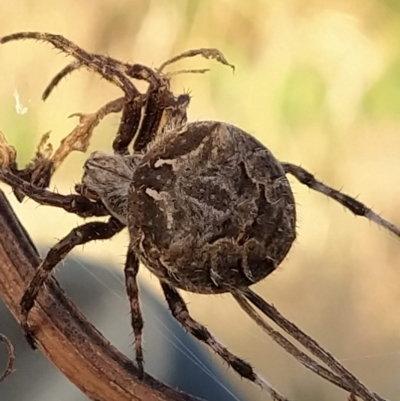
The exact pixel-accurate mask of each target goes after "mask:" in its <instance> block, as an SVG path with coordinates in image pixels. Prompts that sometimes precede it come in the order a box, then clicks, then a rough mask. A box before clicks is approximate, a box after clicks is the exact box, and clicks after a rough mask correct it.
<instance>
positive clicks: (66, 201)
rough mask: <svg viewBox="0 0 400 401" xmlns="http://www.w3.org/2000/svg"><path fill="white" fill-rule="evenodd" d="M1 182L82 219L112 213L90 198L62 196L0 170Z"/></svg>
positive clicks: (41, 202)
mask: <svg viewBox="0 0 400 401" xmlns="http://www.w3.org/2000/svg"><path fill="white" fill-rule="evenodd" d="M0 180H1V181H3V182H4V183H6V184H8V185H10V186H11V187H12V188H16V189H18V190H19V191H20V192H22V193H23V194H24V195H26V196H28V197H29V198H31V199H33V200H34V201H36V202H37V203H39V204H41V205H47V206H55V207H59V208H61V209H64V210H65V211H66V212H68V213H75V214H77V215H78V216H80V217H93V216H98V217H100V216H108V215H109V214H110V213H109V211H108V210H107V209H106V207H105V206H104V205H103V203H102V202H100V201H99V202H92V201H90V200H89V199H88V198H86V197H84V196H81V195H76V194H71V195H61V194H58V193H56V192H52V191H49V190H47V189H45V188H40V187H37V186H35V185H32V184H31V183H29V182H26V181H24V180H23V179H21V178H20V177H18V176H17V175H15V174H14V173H13V172H11V171H10V170H7V169H3V168H0Z"/></svg>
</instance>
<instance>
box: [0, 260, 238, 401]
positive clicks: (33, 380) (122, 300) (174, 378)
mask: <svg viewBox="0 0 400 401" xmlns="http://www.w3.org/2000/svg"><path fill="white" fill-rule="evenodd" d="M56 277H57V279H58V280H59V282H60V283H61V285H62V287H63V288H64V289H65V290H66V292H67V294H68V295H69V296H70V297H71V298H72V299H73V300H74V302H75V303H76V304H77V305H78V307H79V308H80V309H81V310H82V311H83V313H84V314H85V316H86V317H87V318H88V319H89V320H90V321H91V322H92V323H93V324H94V325H95V326H96V328H97V329H99V330H100V331H101V332H102V333H103V335H105V336H106V338H107V339H108V340H109V341H111V343H112V344H113V345H115V346H116V347H117V348H118V349H119V350H120V351H121V352H123V353H124V354H125V355H128V356H131V357H132V359H134V350H133V346H132V343H133V336H132V334H131V333H132V329H131V327H130V325H129V324H130V317H129V314H128V308H129V306H128V302H127V296H126V293H125V287H124V277H123V274H122V272H120V271H116V270H114V269H113V267H112V266H104V265H99V264H96V265H95V264H93V263H88V261H85V260H81V259H77V258H69V259H68V260H67V261H66V263H65V268H64V269H60V271H59V272H58V273H57V275H56ZM140 295H141V302H142V307H143V316H144V320H145V328H144V357H145V369H146V371H147V372H148V373H150V374H151V375H153V376H155V377H156V378H158V379H160V380H162V381H163V382H164V383H168V384H169V385H170V386H172V387H173V388H178V389H181V390H183V391H185V392H187V393H189V394H193V395H197V396H198V397H202V398H204V399H205V400H209V401H237V400H245V399H246V398H245V397H244V395H243V394H240V391H239V389H237V388H236V389H235V388H234V386H233V385H232V384H230V383H229V381H228V380H227V379H226V378H225V377H224V372H223V371H222V370H220V369H218V368H217V367H216V366H215V365H214V364H213V363H212V362H211V361H210V358H209V357H208V356H207V354H206V353H205V352H204V350H202V349H200V347H199V345H198V344H197V343H196V342H195V341H194V340H193V338H191V337H190V335H189V334H187V333H185V332H184V331H183V330H182V328H181V327H180V326H179V325H178V324H177V323H176V322H175V321H174V319H173V318H172V316H171V314H170V312H169V311H168V310H167V309H166V305H164V304H163V303H162V302H161V300H160V299H157V297H156V296H155V295H154V294H153V293H152V291H151V290H150V289H149V288H147V287H146V285H140ZM0 333H2V334H5V335H6V336H7V337H8V338H9V339H10V340H11V341H12V343H13V345H14V347H15V353H16V360H15V372H14V373H12V374H11V376H9V377H8V378H7V379H6V380H5V381H4V382H2V383H0V400H1V401H43V400H59V401H85V400H87V397H86V396H85V395H84V394H82V393H81V392H80V390H78V389H77V388H76V387H75V386H74V385H73V384H72V383H70V382H69V381H68V379H67V378H66V377H64V376H63V374H62V373H61V372H59V371H58V370H57V369H56V368H55V367H54V366H53V365H52V364H51V363H50V362H49V361H48V360H47V359H46V358H45V357H44V356H43V355H42V354H41V353H40V351H33V350H32V349H31V348H30V347H29V346H28V344H27V342H26V340H25V338H24V336H23V334H22V331H21V328H20V327H19V325H18V324H17V323H16V321H15V320H14V318H13V316H12V315H11V314H10V312H9V311H8V309H7V308H6V307H5V305H4V304H3V303H2V302H1V301H0ZM6 361H7V352H6V348H5V346H4V345H3V344H2V343H0V369H2V368H3V366H5V365H6Z"/></svg>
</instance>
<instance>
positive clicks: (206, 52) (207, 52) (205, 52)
mask: <svg viewBox="0 0 400 401" xmlns="http://www.w3.org/2000/svg"><path fill="white" fill-rule="evenodd" d="M198 55H200V56H202V57H204V58H207V59H209V58H214V59H216V60H217V61H218V62H219V63H222V64H224V65H227V66H229V67H231V68H232V69H235V67H234V66H233V65H232V64H229V63H228V61H227V60H226V59H225V57H224V55H223V54H222V53H221V52H220V51H219V50H218V49H209V48H203V49H193V50H188V51H185V52H183V53H181V54H178V55H177V56H174V57H172V58H170V59H168V60H167V61H165V62H164V63H162V64H161V66H160V67H159V68H157V70H156V72H157V73H161V72H162V71H163V70H164V69H165V67H166V66H168V65H171V64H173V63H176V62H177V61H179V60H182V59H184V58H189V57H194V56H198ZM82 65H83V63H81V62H79V61H74V62H72V63H70V64H68V65H67V66H66V67H64V68H63V69H62V70H61V71H60V72H59V73H58V74H57V75H56V76H55V77H54V78H53V79H52V80H51V81H50V83H49V84H48V85H47V87H46V89H45V90H44V92H43V95H42V99H43V100H46V99H47V98H48V97H49V96H50V94H51V93H52V92H53V90H54V88H55V87H56V86H57V85H58V84H59V83H60V81H61V80H62V79H63V78H64V77H66V76H67V75H68V74H70V73H71V72H73V71H75V70H78V69H79V68H80V67H82ZM207 71H209V70H208V69H192V70H179V71H175V72H172V73H167V74H166V75H167V76H168V77H171V76H173V75H177V74H192V73H195V74H197V73H200V74H202V73H205V72H207Z"/></svg>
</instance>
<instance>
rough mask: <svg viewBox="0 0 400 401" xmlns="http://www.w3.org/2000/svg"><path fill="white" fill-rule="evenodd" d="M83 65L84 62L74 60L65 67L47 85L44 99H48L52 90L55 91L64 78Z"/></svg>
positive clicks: (43, 95)
mask: <svg viewBox="0 0 400 401" xmlns="http://www.w3.org/2000/svg"><path fill="white" fill-rule="evenodd" d="M80 67H82V63H81V62H79V61H74V62H72V63H70V64H68V65H67V66H66V67H64V68H63V69H62V70H61V71H60V72H59V73H58V74H57V75H56V76H54V78H53V79H52V80H51V81H50V83H49V84H48V85H47V86H46V89H45V90H44V91H43V94H42V100H46V99H47V98H48V97H49V96H50V94H51V92H53V90H54V88H55V87H56V86H57V85H58V84H59V83H60V81H61V80H62V79H64V78H65V77H66V76H67V75H68V74H71V72H73V71H75V70H77V69H78V68H80Z"/></svg>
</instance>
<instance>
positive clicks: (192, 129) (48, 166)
mask: <svg viewBox="0 0 400 401" xmlns="http://www.w3.org/2000/svg"><path fill="white" fill-rule="evenodd" d="M19 39H38V40H42V41H45V42H50V43H51V44H53V45H54V46H55V47H56V48H58V49H60V50H61V51H63V52H65V53H67V54H69V55H71V56H73V57H75V59H76V61H75V62H74V63H72V64H70V65H68V66H67V67H66V68H64V69H63V70H62V71H61V72H60V73H59V74H57V75H56V77H55V78H54V79H53V80H52V82H51V83H50V85H49V86H48V88H47V89H46V91H45V94H44V97H47V96H48V95H49V94H50V92H51V91H52V89H53V88H54V87H55V86H56V85H57V84H58V83H59V81H60V80H61V79H62V78H63V77H64V76H65V75H67V74H68V73H70V72H71V71H73V70H75V69H77V68H80V67H86V68H88V69H90V70H91V71H94V72H96V73H98V74H100V75H101V76H102V77H103V78H105V79H107V80H108V81H110V82H112V83H113V84H115V85H117V86H118V87H119V88H121V90H122V91H123V92H124V97H123V98H120V99H117V100H114V101H112V102H110V103H108V104H107V105H105V106H104V107H103V108H102V109H100V110H99V111H98V112H97V113H95V114H94V115H91V116H90V118H88V119H87V121H86V124H87V128H86V129H82V127H81V129H80V130H78V135H75V134H76V132H75V131H74V135H75V136H74V135H72V136H71V138H72V139H71V138H69V140H70V141H72V142H73V143H71V144H69V145H68V146H70V147H71V149H72V148H73V149H80V150H86V148H87V144H86V145H85V146H83V145H82V143H80V142H79V141H80V140H81V136H82V135H83V136H85V138H86V139H87V137H89V136H90V133H91V131H92V130H93V128H94V126H95V125H96V124H97V123H98V122H99V120H100V119H101V118H102V117H104V115H106V114H107V113H110V112H118V111H121V110H122V117H121V122H120V125H119V128H118V132H117V134H116V137H115V139H114V141H113V145H112V147H113V151H114V154H108V155H107V154H104V153H101V152H94V153H93V154H92V155H91V156H90V157H89V158H88V160H87V161H86V163H85V166H84V175H83V178H82V183H81V184H79V185H77V187H76V190H77V194H73V195H60V194H57V193H54V192H51V191H48V190H47V189H44V188H45V187H47V186H48V184H49V181H50V178H51V175H52V173H53V171H54V169H55V168H56V164H57V163H55V162H54V160H53V161H52V162H48V161H45V162H42V160H41V159H40V158H38V159H37V160H36V162H35V163H33V164H31V165H30V166H28V167H27V168H26V169H23V170H18V168H17V166H16V163H15V160H14V161H12V162H10V163H9V166H8V168H1V169H0V179H1V180H2V181H4V182H6V183H8V184H9V185H11V186H12V187H13V189H14V191H16V194H18V195H19V197H20V198H21V196H24V195H26V196H29V197H30V198H32V199H34V200H36V201H38V202H39V203H41V204H46V205H51V206H56V207H60V208H63V209H64V210H66V211H68V212H71V213H76V214H78V215H79V216H82V217H89V216H109V220H108V222H90V223H86V224H83V225H81V226H79V227H77V228H74V229H73V230H72V231H71V232H70V233H69V234H68V235H67V236H66V237H65V238H63V239H62V240H61V241H60V242H59V243H57V244H56V245H55V246H54V247H53V248H52V249H51V250H50V251H49V253H48V254H47V256H46V257H45V259H44V260H43V262H42V264H41V266H40V267H39V269H38V270H37V272H36V274H35V276H34V277H33V279H32V280H31V282H30V283H29V285H28V288H27V290H26V292H25V294H24V296H23V298H22V301H21V316H22V321H23V322H24V329H25V330H26V332H28V333H29V335H30V336H31V337H32V336H33V337H34V330H33V329H34V328H32V327H30V326H29V321H28V313H29V311H30V309H31V308H32V307H33V305H34V301H35V298H36V296H37V294H38V292H39V290H40V289H41V287H42V285H43V283H44V282H45V280H46V279H47V278H48V277H49V275H50V274H51V271H52V270H53V268H54V267H55V266H56V265H57V263H59V262H60V261H61V260H62V259H63V258H64V257H65V256H66V255H67V253H68V252H69V251H71V250H72V249H73V248H74V247H75V246H76V245H80V244H84V243H87V242H89V241H92V240H98V239H108V238H111V237H112V236H113V235H115V234H116V233H117V232H119V231H121V230H122V229H123V228H124V227H126V226H127V227H128V229H129V234H130V245H129V248H128V254H127V258H126V264H125V277H126V288H127V293H128V297H129V301H130V308H131V316H132V327H133V331H134V334H135V351H136V361H137V365H138V374H139V376H143V373H144V371H143V354H142V341H141V335H142V328H143V321H142V317H141V312H140V306H139V298H138V293H139V292H138V286H137V283H136V276H137V272H138V268H139V259H140V260H141V261H142V262H143V263H144V264H145V265H146V266H147V267H148V268H149V269H150V270H151V271H152V272H153V273H154V274H155V275H156V276H157V277H158V279H159V280H160V284H161V287H162V290H163V292H164V295H165V298H166V301H167V303H168V306H169V308H170V309H171V312H172V314H173V316H174V317H175V318H176V319H177V320H178V321H179V322H180V323H181V324H182V325H183V326H184V327H185V328H186V329H187V330H188V331H189V332H190V333H191V334H193V335H194V336H195V337H196V338H198V339H199V340H201V341H203V342H205V343H206V344H207V345H208V346H210V347H211V348H212V349H213V350H214V351H215V352H216V353H217V354H218V355H220V356H221V357H222V358H223V359H224V360H225V361H226V362H227V363H228V364H229V365H230V366H231V367H232V368H233V369H235V370H236V371H237V372H238V373H239V374H240V375H241V376H242V377H245V378H247V379H249V380H251V381H253V382H255V383H256V384H258V385H260V386H261V387H262V388H264V389H266V390H267V391H268V392H270V393H271V394H272V395H273V397H275V398H276V399H281V398H279V395H278V394H277V393H276V392H275V390H273V389H272V388H271V386H270V385H269V384H268V383H267V382H266V381H265V380H264V379H263V378H262V377H260V376H259V375H258V374H257V373H256V372H255V371H254V369H253V368H252V367H251V365H249V364H248V363H247V362H245V361H243V360H242V359H240V358H238V357H237V356H235V355H234V354H232V353H231V352H230V351H229V350H228V349H226V348H225V347H224V346H223V345H222V344H221V343H219V342H218V341H217V340H216V339H215V338H214V337H213V336H212V335H211V333H210V332H209V331H208V330H207V329H206V328H205V327H204V326H203V325H201V324H200V323H198V322H196V321H195V320H193V319H192V318H191V316H190V315H189V312H188V310H187V307H186V305H185V302H184V301H183V299H182V298H181V296H180V295H179V293H178V291H177V290H176V288H181V289H184V290H189V291H193V292H198V293H220V292H230V293H231V294H232V295H233V296H234V298H235V300H236V301H237V302H238V303H239V305H240V306H241V307H242V308H243V309H244V310H245V311H246V312H247V313H248V314H249V315H250V316H251V317H252V318H253V319H254V320H255V321H256V322H258V319H261V318H260V317H254V316H255V314H256V312H255V311H254V310H253V309H252V306H251V305H249V304H248V302H250V303H252V304H253V305H254V306H256V307H257V308H259V309H260V310H261V311H262V312H263V313H266V312H265V309H263V306H262V305H263V304H262V298H260V297H258V296H257V295H256V294H255V293H254V292H252V291H251V290H250V289H249V288H248V287H249V286H250V285H251V284H253V283H255V282H257V281H259V280H261V279H263V278H264V277H266V276H267V275H268V274H270V273H271V272H272V271H273V270H274V269H276V268H277V267H278V265H279V264H280V263H281V261H282V260H283V259H284V257H285V256H286V254H287V253H288V251H289V249H290V247H291V245H292V243H293V241H294V239H295V226H296V213H295V201H294V199H293V194H292V191H291V188H290V185H289V182H288V180H287V178H286V174H291V175H293V176H294V177H296V178H297V179H298V180H299V181H300V182H301V183H303V184H305V185H307V186H308V187H310V188H312V189H314V190H316V191H318V192H320V193H323V194H325V195H326V196H328V197H330V198H332V199H334V200H336V201H337V202H339V203H341V204H342V205H343V206H345V207H346V208H348V209H349V210H351V211H352V212H353V213H354V214H356V215H360V216H364V217H366V218H368V219H369V220H371V221H373V222H375V223H377V224H378V225H380V226H382V227H384V228H386V229H388V230H389V231H391V232H392V233H394V234H395V235H396V236H398V237H400V230H399V229H398V228H397V227H396V226H394V225H393V224H391V223H390V222H388V221H386V220H384V219H383V218H381V217H380V216H379V215H377V214H376V213H374V212H373V211H372V210H371V209H369V208H367V207H366V206H364V205H363V204H362V203H361V202H359V201H357V200H355V199H354V198H351V197H350V196H348V195H346V194H343V193H342V192H340V191H337V190H335V189H333V188H331V187H329V186H327V185H325V184H323V183H322V182H320V181H318V180H316V179H315V178H314V176H313V175H312V174H310V173H308V172H307V171H306V170H304V169H303V168H301V167H299V166H296V165H293V164H291V163H283V162H279V161H278V160H277V159H276V158H275V157H274V156H273V155H272V153H271V152H270V151H269V150H268V149H267V148H266V147H265V146H263V145H262V144H261V143H260V142H258V141H257V140H256V139H254V138H253V137H252V136H251V135H249V134H247V133H246V132H244V131H243V130H241V129H239V128H237V127H234V126H232V125H229V124H225V123H221V122H215V121H200V122H194V123H187V121H186V120H187V116H186V109H187V107H188V104H189V100H190V99H189V96H188V95H186V94H183V95H180V96H177V97H176V96H174V94H173V93H172V92H171V90H170V87H169V78H170V76H171V75H172V74H166V73H164V72H163V70H164V68H165V67H166V66H167V65H169V64H172V63H173V62H175V61H178V60H180V59H182V58H185V57H192V56H195V55H202V56H204V57H206V58H214V59H216V60H217V61H219V62H221V63H222V64H225V65H229V64H228V63H227V61H226V60H225V58H224V57H223V55H222V54H221V53H220V52H219V51H218V50H216V49H199V50H190V51H187V52H185V53H182V54H181V55H179V56H177V57H174V58H172V59H170V60H168V61H166V62H165V63H163V64H162V65H161V67H160V68H158V69H155V70H153V69H151V68H149V67H146V66H142V65H139V64H127V63H122V62H120V61H118V60H115V59H112V58H110V57H106V56H102V55H98V54H92V53H88V52H86V51H84V50H83V49H81V48H79V47H78V46H76V45H75V44H73V43H72V42H70V41H68V40H67V39H65V38H63V37H62V36H59V35H52V34H46V33H35V32H26V33H18V34H14V35H9V36H6V37H4V38H2V39H0V43H6V42H9V41H12V40H19ZM179 72H204V70H189V71H178V73H179ZM131 78H136V79H142V80H145V81H147V82H148V84H149V87H148V89H147V91H146V92H145V93H139V91H138V90H137V89H136V88H135V86H134V85H133V83H132V82H131V80H130V79H131ZM78 137H79V138H78ZM74 138H75V139H74ZM77 138H78V139H79V141H78V139H77ZM67 142H68V141H67ZM75 142H79V146H78V144H77V143H75ZM68 143H69V142H68ZM85 143H86V142H85ZM131 145H132V151H131V152H130V151H129V147H130V146H131ZM64 150H65V149H64ZM67 153H68V152H67ZM60 154H61V155H62V156H60V157H59V158H58V159H57V160H63V158H65V154H66V153H65V152H64V151H63V152H60ZM14 158H15V155H14ZM11 159H12V158H11ZM249 311H251V313H249ZM258 324H259V323H258Z"/></svg>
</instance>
